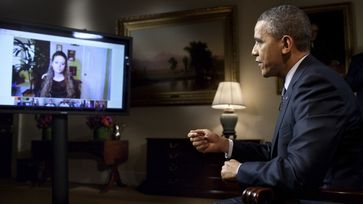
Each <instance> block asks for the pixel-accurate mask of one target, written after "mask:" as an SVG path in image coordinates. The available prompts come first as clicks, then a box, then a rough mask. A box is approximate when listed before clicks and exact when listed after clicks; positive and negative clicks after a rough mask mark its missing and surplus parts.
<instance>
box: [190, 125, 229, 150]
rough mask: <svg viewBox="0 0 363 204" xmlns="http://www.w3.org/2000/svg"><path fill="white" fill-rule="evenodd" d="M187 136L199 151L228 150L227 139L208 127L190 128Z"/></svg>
mask: <svg viewBox="0 0 363 204" xmlns="http://www.w3.org/2000/svg"><path fill="white" fill-rule="evenodd" d="M188 138H189V140H190V141H191V142H192V144H193V146H194V147H195V148H196V149H197V150H198V151H200V152H203V153H206V152H228V146H229V142H228V139H227V138H225V137H221V136H219V135H217V134H215V133H213V132H211V131H210V130H208V129H197V130H191V131H190V132H189V133H188Z"/></svg>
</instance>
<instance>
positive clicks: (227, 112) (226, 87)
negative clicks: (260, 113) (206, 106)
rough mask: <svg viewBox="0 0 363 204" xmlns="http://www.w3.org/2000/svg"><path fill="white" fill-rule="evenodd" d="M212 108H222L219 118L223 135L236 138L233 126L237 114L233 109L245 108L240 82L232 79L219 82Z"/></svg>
mask: <svg viewBox="0 0 363 204" xmlns="http://www.w3.org/2000/svg"><path fill="white" fill-rule="evenodd" d="M212 108H214V109H223V110H224V111H223V113H222V114H221V118H220V120H221V124H222V127H223V135H224V136H225V137H227V138H230V139H236V131H235V127H236V123H237V120H238V116H237V114H236V113H235V112H234V110H237V109H244V108H246V106H245V105H244V103H243V97H242V91H241V86H240V84H239V83H238V82H232V81H225V82H220V83H219V85H218V89H217V92H216V95H215V96H214V99H213V103H212Z"/></svg>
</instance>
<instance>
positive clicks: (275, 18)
mask: <svg viewBox="0 0 363 204" xmlns="http://www.w3.org/2000/svg"><path fill="white" fill-rule="evenodd" d="M258 21H265V22H267V27H266V31H267V33H269V34H271V35H272V36H273V37H274V38H276V39H279V38H281V37H283V36H284V35H289V36H291V37H292V38H293V39H294V40H295V45H296V48H297V49H298V50H300V51H306V50H308V49H309V48H310V40H311V24H310V20H309V17H308V16H307V14H306V13H305V12H304V11H303V10H301V9H300V8H298V7H296V6H293V5H281V6H277V7H273V8H271V9H268V10H266V11H265V12H263V13H262V14H261V16H260V17H259V18H258Z"/></svg>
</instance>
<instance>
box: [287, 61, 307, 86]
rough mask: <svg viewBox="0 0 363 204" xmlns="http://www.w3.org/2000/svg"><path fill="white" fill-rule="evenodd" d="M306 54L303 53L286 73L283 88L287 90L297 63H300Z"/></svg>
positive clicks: (297, 65)
mask: <svg viewBox="0 0 363 204" xmlns="http://www.w3.org/2000/svg"><path fill="white" fill-rule="evenodd" d="M307 56H308V54H307V55H305V56H303V57H302V58H301V59H300V60H299V61H297V62H296V64H294V66H292V68H291V69H290V70H289V72H288V73H287V75H286V77H285V84H284V88H285V89H286V90H287V88H288V87H289V85H290V82H291V79H292V77H293V76H294V74H295V72H296V69H297V68H298V67H299V65H300V64H301V62H302V61H303V60H304V59H305V58H306V57H307Z"/></svg>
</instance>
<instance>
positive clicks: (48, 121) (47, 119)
mask: <svg viewBox="0 0 363 204" xmlns="http://www.w3.org/2000/svg"><path fill="white" fill-rule="evenodd" d="M35 120H36V121H37V128H39V129H46V128H50V127H51V126H52V123H53V117H52V115H51V114H37V115H35Z"/></svg>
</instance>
